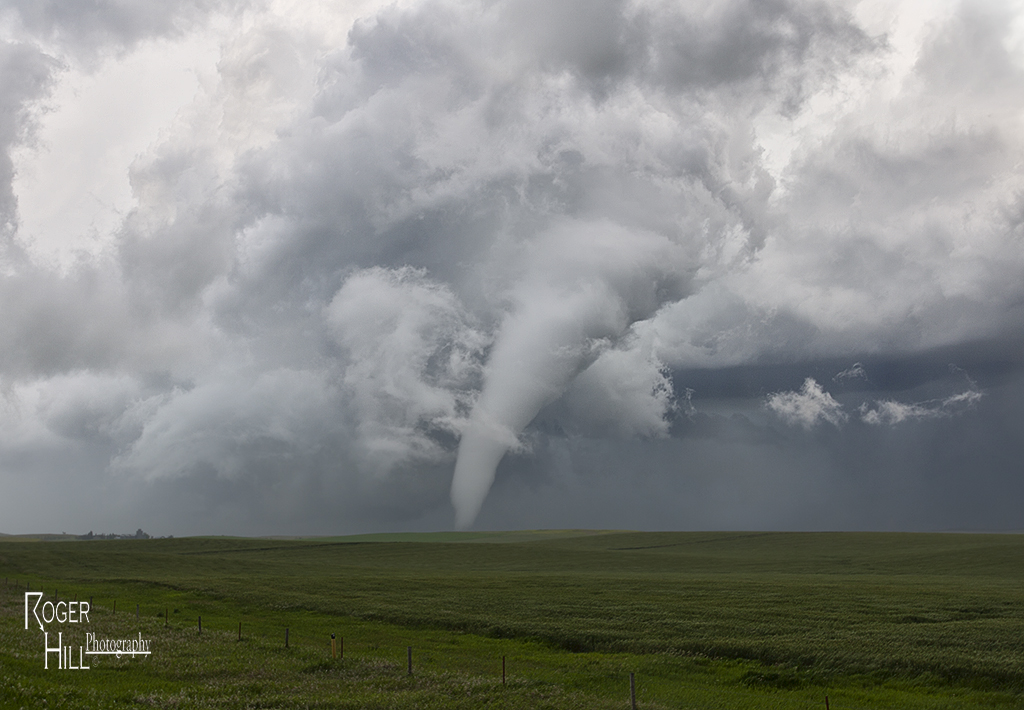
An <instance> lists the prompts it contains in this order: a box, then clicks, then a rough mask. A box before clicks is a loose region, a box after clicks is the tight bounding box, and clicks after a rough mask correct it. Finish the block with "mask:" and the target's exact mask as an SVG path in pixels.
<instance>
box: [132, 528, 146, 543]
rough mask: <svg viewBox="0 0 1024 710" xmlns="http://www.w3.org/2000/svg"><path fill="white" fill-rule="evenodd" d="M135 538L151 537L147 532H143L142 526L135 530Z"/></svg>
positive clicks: (144, 538)
mask: <svg viewBox="0 0 1024 710" xmlns="http://www.w3.org/2000/svg"><path fill="white" fill-rule="evenodd" d="M135 539H136V540H148V539H149V535H148V534H147V533H145V532H143V531H142V528H139V529H138V530H136V531H135Z"/></svg>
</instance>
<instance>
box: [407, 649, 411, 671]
mask: <svg viewBox="0 0 1024 710" xmlns="http://www.w3.org/2000/svg"><path fill="white" fill-rule="evenodd" d="M406 651H407V652H408V655H409V675H412V646H409V647H408V648H406Z"/></svg>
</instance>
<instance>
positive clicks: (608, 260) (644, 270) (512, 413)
mask: <svg viewBox="0 0 1024 710" xmlns="http://www.w3.org/2000/svg"><path fill="white" fill-rule="evenodd" d="M531 256H532V258H533V259H534V264H533V266H532V267H531V269H530V271H529V273H528V274H527V276H526V277H524V279H523V280H522V282H521V283H520V284H519V286H518V288H517V289H516V292H515V298H514V300H515V302H516V303H517V307H516V309H515V310H514V311H513V312H512V313H511V314H510V315H509V316H508V317H506V319H505V320H504V321H503V323H502V325H501V328H500V329H499V332H498V336H497V339H496V341H495V346H494V349H493V351H492V353H491V356H490V359H489V361H488V363H487V367H486V369H485V373H484V386H483V390H482V392H481V394H480V397H479V399H478V400H477V402H476V405H475V406H474V408H473V411H472V412H471V414H470V418H469V423H468V424H467V426H466V427H465V429H464V430H463V434H462V439H461V441H460V443H459V452H458V457H457V459H456V463H455V473H454V475H453V478H452V489H451V501H452V505H453V506H454V508H455V524H456V526H457V527H458V528H460V529H465V528H467V527H469V526H470V525H472V524H473V522H474V521H475V520H476V517H477V515H478V514H479V512H480V509H481V507H482V506H483V503H484V500H485V499H486V498H487V494H488V492H489V491H490V488H491V485H492V484H493V483H494V477H495V471H496V469H497V467H498V464H499V463H500V462H501V459H502V458H503V457H504V455H505V454H506V453H507V452H508V451H509V449H511V448H513V447H517V446H519V435H520V434H521V433H522V431H523V430H524V429H525V428H526V427H527V425H529V423H530V422H531V421H532V420H533V419H534V417H536V416H537V414H538V413H539V412H540V410H541V409H542V408H543V407H544V406H546V405H547V404H550V403H551V402H553V401H555V400H556V399H558V397H560V396H561V395H562V394H563V393H564V392H565V390H566V388H567V387H568V386H569V384H570V383H571V382H572V380H573V378H575V377H576V375H578V374H579V373H580V372H581V371H582V370H583V369H584V368H585V367H586V366H587V365H588V364H589V363H590V361H591V360H592V359H593V357H594V356H595V354H596V353H598V352H600V349H601V348H602V347H608V346H610V345H611V344H613V343H614V342H615V341H616V340H617V339H619V338H621V337H622V335H623V334H624V333H625V332H626V330H627V329H628V328H629V326H630V324H631V323H633V322H635V321H637V320H641V319H644V318H648V317H650V316H651V315H653V313H654V312H655V311H656V310H657V308H658V307H659V306H660V305H661V304H662V303H663V302H664V301H665V300H666V299H675V298H678V297H680V296H681V294H682V293H683V290H684V285H683V280H682V279H681V278H680V277H679V274H681V273H683V272H684V270H683V269H681V268H679V264H680V254H679V250H678V248H677V246H676V245H675V244H674V243H673V242H672V241H670V240H669V239H667V238H666V237H664V236H661V235H655V234H651V233H648V232H640V233H634V232H630V231H628V230H626V229H624V228H622V227H619V226H616V225H609V224H599V225H592V224H588V225H580V224H568V225H562V226H560V227H559V228H558V229H557V230H553V231H552V232H550V233H548V234H547V235H544V236H543V237H542V238H540V239H539V240H538V246H537V248H536V250H535V251H534V252H533V253H532V254H531Z"/></svg>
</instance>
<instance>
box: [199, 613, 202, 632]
mask: <svg viewBox="0 0 1024 710" xmlns="http://www.w3.org/2000/svg"><path fill="white" fill-rule="evenodd" d="M199 635H200V636H202V635H203V617H202V616H200V617H199Z"/></svg>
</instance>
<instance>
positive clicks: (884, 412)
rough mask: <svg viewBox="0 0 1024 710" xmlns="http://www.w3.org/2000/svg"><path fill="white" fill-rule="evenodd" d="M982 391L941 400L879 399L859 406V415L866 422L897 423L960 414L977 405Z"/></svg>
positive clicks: (877, 423)
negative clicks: (914, 401) (913, 401)
mask: <svg viewBox="0 0 1024 710" xmlns="http://www.w3.org/2000/svg"><path fill="white" fill-rule="evenodd" d="M983 396H984V395H983V393H981V392H977V391H974V390H968V391H966V392H961V393H959V394H954V395H952V396H950V397H946V398H945V399H942V400H933V401H930V402H918V403H903V402H898V401H896V400H892V399H886V400H881V401H878V402H875V403H874V404H873V405H869V404H867V403H865V404H863V405H861V407H860V417H861V419H862V420H863V421H865V422H867V423H868V424H875V425H882V424H899V423H901V422H905V421H913V420H917V419H934V418H937V417H949V416H953V415H955V414H961V413H963V412H965V411H966V410H969V409H971V408H973V407H974V406H976V405H977V403H978V402H979V401H980V400H981V398H982V397H983Z"/></svg>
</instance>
